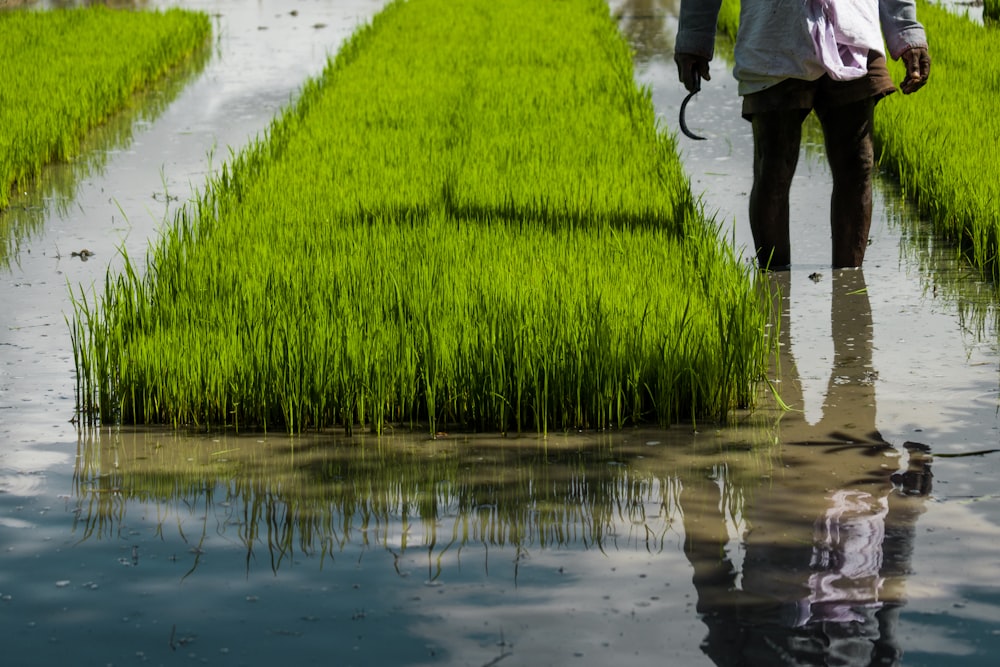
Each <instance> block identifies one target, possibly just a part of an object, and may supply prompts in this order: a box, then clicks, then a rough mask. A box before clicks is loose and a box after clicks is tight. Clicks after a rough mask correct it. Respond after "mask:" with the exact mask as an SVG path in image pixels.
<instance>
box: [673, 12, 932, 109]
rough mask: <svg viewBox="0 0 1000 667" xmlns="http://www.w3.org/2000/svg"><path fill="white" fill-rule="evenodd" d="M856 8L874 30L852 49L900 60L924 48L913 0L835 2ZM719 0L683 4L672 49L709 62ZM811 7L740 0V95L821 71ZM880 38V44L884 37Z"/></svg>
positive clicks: (737, 72) (736, 69)
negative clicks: (874, 22)
mask: <svg viewBox="0 0 1000 667" xmlns="http://www.w3.org/2000/svg"><path fill="white" fill-rule="evenodd" d="M852 3H853V4H857V5H859V7H858V8H857V9H859V11H858V12H856V15H865V14H867V15H870V16H874V15H875V14H876V10H875V8H873V7H872V6H871V5H874V4H877V5H878V8H877V15H878V17H879V23H880V24H881V25H880V27H881V31H880V32H881V35H879V31H878V30H871V31H861V37H860V39H857V40H855V42H856V43H855V44H852V46H854V47H862V48H868V49H870V50H872V51H876V52H878V53H881V54H883V55H884V54H885V52H886V48H887V47H888V52H889V55H890V56H891V57H893V58H899V56H900V55H901V54H902V53H903V52H904V51H906V50H907V49H909V48H912V47H917V46H919V47H926V46H927V36H926V33H925V32H924V28H923V26H922V25H921V24H920V23H919V22H918V21H917V12H916V5H915V3H914V0H835V2H834V4H836V5H838V8H839V7H840V6H844V7H845V9H844V10H843V11H844V12H845V14H847V13H849V12H850V10H849V9H846V7H848V6H849V5H851V4H852ZM721 4H722V0H682V2H681V13H680V27H679V28H678V31H677V41H676V43H675V46H674V49H675V50H676V51H677V52H678V53H690V54H694V55H700V56H704V57H706V58H711V57H712V56H713V55H714V52H715V32H716V22H717V21H718V17H719V7H720V6H721ZM809 5H810V3H809V2H807V0H742V2H741V4H740V27H739V31H738V33H737V36H736V50H735V56H736V63H735V65H734V67H733V75H734V76H735V77H736V80H737V81H738V82H739V94H740V95H749V94H750V93H755V92H759V91H761V90H764V89H765V88H769V87H771V86H773V85H775V84H777V83H780V82H781V81H783V80H785V79H792V78H794V79H805V80H809V81H812V80H815V79H818V78H819V77H820V76H822V75H823V74H824V73H826V71H827V70H826V68H825V66H824V63H823V61H822V58H821V56H820V55H818V54H817V49H816V41H815V38H814V35H813V34H812V33H811V32H810V28H811V25H812V24H813V23H814V20H813V21H811V17H810V8H809ZM882 38H884V44H883V39H882Z"/></svg>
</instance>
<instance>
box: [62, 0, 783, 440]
mask: <svg viewBox="0 0 1000 667" xmlns="http://www.w3.org/2000/svg"><path fill="white" fill-rule="evenodd" d="M674 149H675V146H674V143H673V139H672V137H671V136H670V135H668V134H665V133H663V132H660V131H659V129H658V128H657V126H656V121H655V113H654V110H653V106H652V102H651V100H650V95H649V93H648V91H645V90H640V89H637V88H636V86H635V84H634V82H633V78H632V65H631V58H630V54H629V52H628V48H627V46H626V45H625V43H624V41H623V40H622V38H621V37H620V35H619V34H618V32H617V29H616V27H615V25H614V22H613V21H612V20H611V18H610V16H609V10H608V7H607V5H606V3H604V2H603V1H602V0H572V1H570V2H545V3H536V2H526V1H524V0H470V1H468V2H463V3H454V2H451V1H450V0H410V1H409V2H405V3H404V2H394V3H391V4H390V5H388V6H387V7H386V8H385V9H384V10H383V11H382V12H381V13H380V14H378V15H377V16H376V17H375V18H374V19H373V21H372V22H371V24H370V25H367V26H365V27H363V28H361V29H359V31H358V32H357V33H356V34H355V35H354V36H353V37H352V38H351V39H350V40H349V41H348V42H347V43H346V44H345V45H344V47H343V48H342V49H341V51H340V52H339V54H338V55H337V57H336V59H334V60H333V61H332V62H331V63H330V64H329V66H328V67H327V69H326V71H325V72H324V73H323V75H322V76H321V77H320V78H318V79H315V80H311V81H309V82H308V83H307V84H306V85H305V87H304V89H303V91H302V94H301V95H300V97H299V100H298V102H297V103H296V104H295V106H294V107H292V108H289V109H288V110H286V112H285V113H283V114H282V115H280V116H279V117H278V118H277V119H276V120H275V121H274V123H273V124H272V126H271V127H270V128H269V131H268V132H267V135H266V136H265V137H263V138H262V139H260V140H258V141H256V142H254V143H253V144H252V145H251V146H249V147H248V148H247V149H245V150H244V151H243V152H241V153H240V154H239V155H236V156H234V158H233V160H232V161H231V163H229V164H227V165H225V167H224V168H223V170H222V172H221V173H220V174H219V176H218V177H217V178H214V179H213V180H211V181H210V182H209V183H208V184H207V186H206V189H205V192H204V193H203V194H202V195H201V196H200V197H199V198H198V201H197V202H196V203H194V204H193V205H191V206H189V207H188V208H186V209H185V210H184V211H182V212H181V213H180V214H179V216H178V217H177V219H176V220H175V221H174V224H173V226H172V227H171V228H170V229H169V230H168V231H167V232H166V233H165V234H164V236H163V238H162V240H161V241H160V242H159V243H158V244H157V245H155V246H154V247H152V248H151V249H150V252H149V254H148V256H147V259H146V264H145V267H140V266H138V264H137V263H136V262H134V261H132V260H129V262H128V266H127V268H126V270H125V272H124V273H123V274H121V275H117V276H112V275H109V276H108V278H107V281H106V284H105V287H104V290H103V293H101V294H95V295H89V294H86V293H82V292H81V293H80V294H79V295H78V297H77V307H78V310H77V315H76V318H75V319H74V321H73V323H72V335H73V342H74V354H75V358H76V365H77V371H78V373H77V377H78V401H79V405H80V407H81V410H82V412H83V414H84V416H85V418H87V419H91V420H94V421H100V422H102V423H116V422H122V423H136V424H142V423H168V424H173V425H176V426H180V425H188V424H198V425H202V426H206V425H207V426H215V427H218V426H223V425H226V426H234V427H236V428H247V427H250V428H284V429H286V430H288V431H289V432H293V433H295V432H300V431H302V430H304V429H319V428H326V427H333V426H339V427H344V428H346V429H348V430H350V429H351V428H353V427H357V426H365V427H369V428H372V429H373V430H376V431H379V430H380V429H382V428H383V426H384V425H385V424H387V423H397V422H404V423H405V422H408V423H411V424H415V423H418V422H419V423H421V424H423V425H425V426H426V427H427V428H429V429H430V431H432V432H433V431H435V430H438V429H443V428H455V427H459V428H468V429H479V430H490V431H507V430H515V429H516V430H519V431H520V430H522V429H524V430H527V429H535V430H538V431H546V430H547V429H550V428H578V427H579V428H584V427H590V428H602V427H611V426H617V425H621V424H624V423H635V422H654V423H662V424H668V423H671V422H673V421H677V420H680V419H689V418H693V419H700V418H705V417H710V418H721V417H724V416H725V415H726V414H727V413H728V412H729V411H730V410H731V409H732V408H733V407H734V406H737V405H748V404H750V403H752V402H753V400H754V398H755V396H756V392H757V384H756V383H757V381H758V379H759V378H760V377H762V375H763V371H764V368H765V366H766V357H767V344H768V342H767V336H766V327H765V325H764V323H765V320H766V314H765V313H764V312H763V308H762V306H761V303H760V300H758V299H757V298H756V292H755V285H754V282H753V280H754V279H753V277H752V273H751V270H750V269H749V268H748V267H747V266H746V265H744V264H742V263H741V262H740V260H739V259H738V258H737V257H736V256H735V254H734V252H733V250H732V248H731V247H730V246H729V245H728V244H725V243H723V242H722V241H721V240H720V239H719V238H718V237H717V236H716V234H717V229H716V228H715V226H714V225H713V224H712V223H710V222H707V221H706V220H705V219H704V218H703V216H702V212H701V210H700V209H699V208H698V206H697V204H696V203H695V202H694V200H693V199H692V196H691V193H690V187H689V184H688V181H687V179H686V177H685V176H684V174H683V172H682V170H681V165H680V162H679V160H678V158H677V155H676V152H675V150H674Z"/></svg>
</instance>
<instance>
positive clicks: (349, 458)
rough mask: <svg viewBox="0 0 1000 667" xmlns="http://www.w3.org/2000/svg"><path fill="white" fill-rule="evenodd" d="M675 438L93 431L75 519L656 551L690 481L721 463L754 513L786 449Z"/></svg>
mask: <svg viewBox="0 0 1000 667" xmlns="http://www.w3.org/2000/svg"><path fill="white" fill-rule="evenodd" d="M669 437H670V434H669V433H660V434H659V435H658V436H657V438H663V441H664V442H663V445H662V446H660V447H658V448H651V447H649V446H646V445H644V444H642V443H637V444H633V445H627V444H626V443H625V441H624V440H623V438H622V437H621V436H620V435H615V436H609V435H601V436H597V437H596V438H584V437H580V436H568V437H565V438H563V437H556V438H550V439H549V440H548V441H544V440H536V439H524V440H521V439H515V438H511V439H504V440H500V441H498V440H492V439H477V438H470V439H468V440H462V439H450V438H449V439H446V440H437V441H434V440H417V439H413V438H408V437H402V438H397V437H379V438H366V437H356V438H349V439H344V440H333V439H332V438H329V437H319V436H318V437H316V438H301V439H300V438H295V439H286V438H268V439H267V440H266V441H265V440H263V439H260V438H257V437H225V438H222V439H221V441H220V442H217V443H216V442H212V441H209V440H207V439H203V438H188V437H185V436H179V435H172V434H162V433H161V434H160V435H159V436H157V435H156V434H147V435H143V434H138V435H134V434H126V433H118V432H116V433H113V434H111V435H110V436H109V435H107V434H99V433H97V432H89V433H88V434H87V437H86V438H85V439H84V440H83V441H82V442H81V447H80V451H79V456H78V457H77V468H76V471H75V491H76V496H77V509H78V510H79V511H78V512H76V516H77V521H78V523H77V524H76V527H75V528H76V530H77V532H78V534H79V535H80V537H81V538H82V539H101V538H106V537H112V536H115V535H116V534H117V533H118V531H119V530H121V528H122V527H123V526H125V525H127V524H128V523H129V517H128V513H129V512H130V511H132V512H134V511H136V510H135V508H134V505H135V504H140V505H142V506H143V507H142V508H141V512H142V513H143V514H144V515H146V516H157V517H160V518H159V522H160V523H159V526H158V528H157V532H158V533H160V534H161V537H164V535H163V534H162V533H166V532H168V531H172V530H173V529H174V525H175V524H176V525H177V529H178V530H181V531H182V533H183V531H185V530H190V528H189V527H188V528H184V527H182V523H184V522H182V521H181V518H182V517H186V516H188V515H190V514H192V513H194V512H195V511H197V513H198V514H201V515H203V516H204V518H203V521H204V522H205V523H206V524H213V525H217V526H221V527H222V528H223V530H226V531H232V533H233V534H235V536H236V537H237V542H238V543H240V544H242V545H244V546H245V548H246V549H247V552H248V558H249V556H250V555H251V554H255V553H256V552H257V551H258V550H263V551H264V552H266V553H267V554H268V555H269V556H270V562H271V567H272V568H275V569H276V568H278V567H280V566H281V564H282V563H283V562H284V561H285V560H287V559H289V558H290V557H291V556H292V554H293V553H304V554H309V555H316V556H320V557H329V556H332V555H334V554H336V553H339V552H342V551H343V550H345V548H347V547H348V546H349V545H351V544H355V545H357V544H361V545H364V546H366V547H375V548H388V549H398V550H400V551H406V550H408V549H427V550H429V552H430V553H431V554H432V555H433V556H434V557H440V555H442V554H443V553H444V552H446V551H448V550H451V549H459V548H462V547H464V546H469V545H476V544H485V545H488V546H501V547H504V546H506V547H516V548H559V547H566V546H578V547H585V548H589V549H601V550H628V549H631V550H649V551H654V552H656V551H661V550H663V549H666V548H669V547H670V543H671V542H672V541H675V540H678V539H679V537H678V536H679V534H680V533H681V530H680V526H679V524H680V522H681V520H682V518H683V512H684V511H683V509H682V501H683V499H684V498H683V495H682V488H683V486H684V482H683V480H685V479H690V478H691V476H696V477H697V478H699V479H701V478H704V477H705V476H706V475H708V474H709V473H708V471H709V470H711V471H713V473H712V479H714V480H715V481H716V483H718V485H719V488H720V492H721V495H720V511H721V512H722V513H723V514H720V515H719V516H720V517H722V516H724V517H725V518H726V519H727V520H728V521H730V522H731V523H732V524H733V525H736V526H742V525H743V523H744V521H745V520H744V517H743V506H744V502H746V500H747V499H748V498H752V497H753V494H754V489H755V488H756V486H758V485H759V484H760V483H761V482H760V480H761V478H762V476H763V475H766V474H768V473H769V471H770V466H771V465H772V461H771V459H770V453H771V452H770V451H769V450H767V449H765V448H751V447H749V446H745V447H743V448H742V449H743V451H726V450H723V449H720V448H716V447H713V446H711V445H710V444H708V443H705V442H702V443H699V444H698V445H697V446H693V445H692V439H691V437H690V436H688V437H687V438H684V437H681V438H673V439H671V440H669V441H668V440H667V439H668V438H669ZM668 442H669V444H668ZM194 508H197V509H196V510H195V509H194ZM690 511H694V510H693V508H690ZM184 538H185V539H187V540H188V541H189V542H191V543H195V542H196V541H197V540H198V535H197V534H192V533H184Z"/></svg>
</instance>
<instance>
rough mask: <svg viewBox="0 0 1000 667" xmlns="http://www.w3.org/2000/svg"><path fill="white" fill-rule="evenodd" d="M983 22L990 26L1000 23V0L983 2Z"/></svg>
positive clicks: (984, 0)
mask: <svg viewBox="0 0 1000 667" xmlns="http://www.w3.org/2000/svg"><path fill="white" fill-rule="evenodd" d="M983 20H984V21H985V22H986V23H987V24H988V25H990V24H993V25H995V24H996V23H998V22H1000V0H983Z"/></svg>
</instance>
